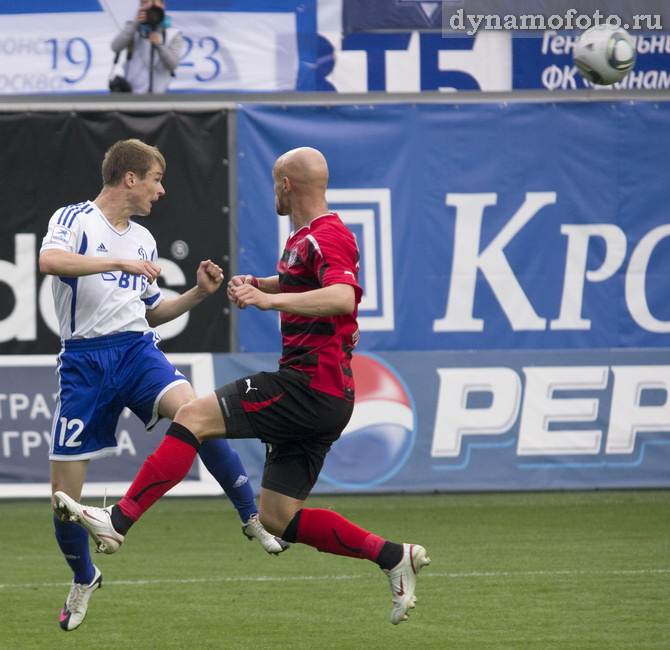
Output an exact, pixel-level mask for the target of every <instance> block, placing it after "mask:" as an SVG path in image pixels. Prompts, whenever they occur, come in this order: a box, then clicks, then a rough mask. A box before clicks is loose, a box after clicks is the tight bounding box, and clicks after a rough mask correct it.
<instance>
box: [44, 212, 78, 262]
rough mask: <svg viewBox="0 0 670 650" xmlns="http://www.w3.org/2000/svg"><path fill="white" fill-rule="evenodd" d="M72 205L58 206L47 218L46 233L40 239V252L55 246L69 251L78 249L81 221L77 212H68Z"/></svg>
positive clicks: (74, 251)
mask: <svg viewBox="0 0 670 650" xmlns="http://www.w3.org/2000/svg"><path fill="white" fill-rule="evenodd" d="M71 208H72V206H67V207H65V208H59V209H58V210H56V212H54V213H53V215H52V216H51V219H49V226H48V228H47V234H46V235H45V236H44V239H42V246H41V248H40V252H41V251H44V250H48V249H51V248H57V249H60V250H64V251H69V252H70V253H77V252H78V251H79V240H80V237H81V222H80V221H79V219H78V217H77V214H76V213H74V214H69V212H70V211H71Z"/></svg>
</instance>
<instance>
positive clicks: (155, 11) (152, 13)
mask: <svg viewBox="0 0 670 650" xmlns="http://www.w3.org/2000/svg"><path fill="white" fill-rule="evenodd" d="M164 18H165V11H164V10H163V9H162V8H161V7H156V6H151V7H149V8H148V9H147V10H146V18H145V19H144V23H142V24H143V25H146V26H147V27H148V28H149V31H151V32H155V31H156V30H157V29H158V25H160V24H161V23H162V22H163V19H164Z"/></svg>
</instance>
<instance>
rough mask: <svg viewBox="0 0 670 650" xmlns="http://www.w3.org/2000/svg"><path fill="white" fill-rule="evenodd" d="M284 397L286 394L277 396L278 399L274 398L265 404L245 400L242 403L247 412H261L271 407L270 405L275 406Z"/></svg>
mask: <svg viewBox="0 0 670 650" xmlns="http://www.w3.org/2000/svg"><path fill="white" fill-rule="evenodd" d="M283 396H284V393H281V394H279V395H277V396H276V397H273V398H272V399H268V400H265V401H264V402H245V401H244V400H243V399H241V400H240V402H241V403H242V406H243V407H244V410H245V411H247V412H250V411H260V410H261V409H264V408H265V407H266V406H270V404H274V403H275V402H276V401H277V400H278V399H280V398H281V397H283Z"/></svg>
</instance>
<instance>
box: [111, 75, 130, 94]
mask: <svg viewBox="0 0 670 650" xmlns="http://www.w3.org/2000/svg"><path fill="white" fill-rule="evenodd" d="M109 90H110V91H111V92H113V93H129V92H132V90H133V89H132V88H131V87H130V83H128V80H127V79H126V78H125V77H122V76H121V75H118V74H117V75H116V76H115V77H114V79H112V80H111V81H110V82H109Z"/></svg>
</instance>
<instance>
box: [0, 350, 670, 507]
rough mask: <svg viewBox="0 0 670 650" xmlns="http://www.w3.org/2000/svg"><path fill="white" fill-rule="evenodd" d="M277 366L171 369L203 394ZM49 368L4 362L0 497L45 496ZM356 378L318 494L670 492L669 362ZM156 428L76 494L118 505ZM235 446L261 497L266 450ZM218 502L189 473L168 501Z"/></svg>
mask: <svg viewBox="0 0 670 650" xmlns="http://www.w3.org/2000/svg"><path fill="white" fill-rule="evenodd" d="M277 356H278V355H275V354H270V353H265V354H219V355H206V354H200V355H170V359H171V360H172V361H173V362H175V363H176V364H177V365H178V366H179V367H180V369H182V370H183V371H184V372H186V373H187V376H188V377H190V379H191V380H192V382H193V386H194V388H195V390H196V393H197V394H198V395H206V394H207V393H208V392H210V391H211V390H213V389H214V387H215V386H219V385H223V384H226V383H229V382H231V381H233V380H235V379H237V378H240V377H244V376H245V375H249V374H252V373H255V372H259V371H262V370H274V369H275V368H276V367H277ZM54 365H55V359H54V357H52V356H39V355H34V356H23V357H21V356H13V357H0V366H1V367H2V369H3V373H2V375H0V377H2V378H4V379H5V381H4V382H3V381H1V380H0V498H2V497H4V498H8V497H9V498H13V497H44V496H47V495H48V494H49V463H48V460H47V455H48V449H49V441H50V435H51V419H52V417H53V413H54V409H55V407H56V401H55V393H56V389H57V385H56V377H55V375H54ZM353 371H354V376H355V381H356V404H355V407H354V412H353V415H352V418H351V421H350V422H349V425H348V426H347V428H346V429H345V431H344V433H343V435H342V436H341V438H340V439H339V440H338V441H337V442H335V444H334V445H333V447H332V449H331V451H330V452H329V454H328V456H327V458H326V462H325V464H324V468H323V471H322V473H321V476H320V479H319V481H318V483H317V485H316V487H315V492H322V493H337V492H361V493H364V492H391V491H429V490H440V491H462V490H544V489H596V488H598V489H600V488H647V487H663V488H668V487H670V470H669V469H668V468H669V467H670V399H669V394H670V354H669V353H668V351H667V350H663V351H658V350H599V351H598V350H591V351H587V352H585V351H582V350H578V351H577V350H560V351H556V350H553V351H528V350H510V351H504V350H503V351H462V352H449V351H425V352H417V351H414V352H408V351H405V352H376V353H356V354H354V360H353ZM10 377H11V381H10V379H9V378H10ZM166 426H167V425H166V423H164V422H163V423H162V424H161V425H160V427H159V430H158V431H154V432H153V433H151V434H149V435H147V434H146V433H145V432H144V431H143V427H142V424H141V422H140V421H139V420H138V419H137V418H136V417H135V416H134V415H132V414H130V412H128V411H126V412H125V413H124V415H123V416H122V417H121V420H120V422H119V427H118V431H117V440H118V442H119V447H118V455H117V456H113V457H111V458H107V459H103V460H96V461H93V462H92V463H91V467H90V472H89V476H88V480H87V483H86V488H85V495H86V496H102V495H103V494H105V493H107V494H108V495H109V496H119V495H122V494H123V493H124V492H125V490H126V489H127V488H128V485H129V484H130V481H131V480H132V479H133V477H134V475H135V473H136V472H137V471H138V469H139V468H140V466H141V464H142V463H143V462H144V459H145V458H146V456H147V455H148V454H150V453H151V452H152V451H153V450H154V449H155V448H156V447H157V446H158V444H159V443H160V441H161V439H162V435H163V433H164V431H165V428H166ZM56 435H58V430H56ZM231 444H232V445H233V447H234V448H235V449H236V450H237V451H238V452H239V453H240V456H241V458H242V460H243V463H244V465H245V467H246V469H247V472H248V474H249V478H250V480H251V483H252V485H253V487H254V489H255V490H256V491H258V490H259V488H260V480H261V474H262V469H263V463H264V458H265V446H264V445H263V444H261V443H260V442H259V441H258V440H253V439H252V440H233V441H231ZM220 492H221V490H220V487H219V486H218V484H217V483H216V482H215V481H214V480H213V479H212V477H211V476H210V475H209V473H208V472H207V471H206V470H205V469H204V467H203V466H202V464H201V463H200V462H199V461H196V463H195V465H194V466H193V468H192V470H191V472H189V475H188V477H187V478H186V480H184V481H183V482H182V483H181V484H180V485H179V486H177V487H176V488H174V489H173V490H172V491H171V492H170V494H181V495H196V494H220Z"/></svg>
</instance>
